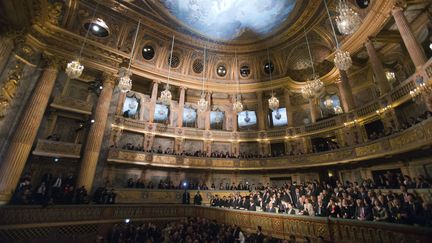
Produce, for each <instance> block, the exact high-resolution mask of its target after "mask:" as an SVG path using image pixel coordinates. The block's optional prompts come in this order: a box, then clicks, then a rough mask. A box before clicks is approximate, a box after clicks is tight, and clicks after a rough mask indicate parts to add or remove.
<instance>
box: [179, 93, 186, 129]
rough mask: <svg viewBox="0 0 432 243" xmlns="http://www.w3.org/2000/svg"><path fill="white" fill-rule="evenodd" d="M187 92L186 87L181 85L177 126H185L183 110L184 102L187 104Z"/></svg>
mask: <svg viewBox="0 0 432 243" xmlns="http://www.w3.org/2000/svg"><path fill="white" fill-rule="evenodd" d="M185 93H186V88H185V87H180V99H179V106H178V107H179V108H178V115H177V127H183V111H184V104H185Z"/></svg>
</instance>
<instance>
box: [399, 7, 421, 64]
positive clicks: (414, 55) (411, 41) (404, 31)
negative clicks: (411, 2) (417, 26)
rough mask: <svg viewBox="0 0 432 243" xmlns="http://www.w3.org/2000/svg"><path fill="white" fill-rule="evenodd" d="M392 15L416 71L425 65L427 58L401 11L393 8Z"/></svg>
mask: <svg viewBox="0 0 432 243" xmlns="http://www.w3.org/2000/svg"><path fill="white" fill-rule="evenodd" d="M392 15H393V18H394V20H395V23H396V26H397V27H398V30H399V33H400V35H401V37H402V40H403V42H404V44H405V47H406V49H407V50H408V53H409V55H410V57H411V60H412V62H413V63H414V66H415V67H416V69H419V68H421V67H422V66H423V65H424V64H425V63H426V61H427V58H426V55H425V53H424V51H423V49H422V47H421V46H420V44H419V43H418V42H417V40H416V38H415V36H414V33H413V32H412V30H411V27H410V26H409V23H408V20H407V19H406V18H405V15H404V13H403V9H402V8H401V7H398V6H396V7H394V8H393V10H392Z"/></svg>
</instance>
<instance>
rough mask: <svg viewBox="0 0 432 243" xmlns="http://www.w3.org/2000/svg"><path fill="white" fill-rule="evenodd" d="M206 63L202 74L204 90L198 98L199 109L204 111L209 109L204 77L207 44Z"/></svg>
mask: <svg viewBox="0 0 432 243" xmlns="http://www.w3.org/2000/svg"><path fill="white" fill-rule="evenodd" d="M203 62H204V65H203V76H202V91H201V98H200V99H199V100H198V110H199V111H200V112H204V111H206V110H207V106H208V101H207V100H206V99H205V92H204V79H205V71H206V46H204V60H203Z"/></svg>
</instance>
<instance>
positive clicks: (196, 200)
mask: <svg viewBox="0 0 432 243" xmlns="http://www.w3.org/2000/svg"><path fill="white" fill-rule="evenodd" d="M201 202H202V196H201V194H200V192H199V191H197V193H196V194H195V197H194V204H195V205H201Z"/></svg>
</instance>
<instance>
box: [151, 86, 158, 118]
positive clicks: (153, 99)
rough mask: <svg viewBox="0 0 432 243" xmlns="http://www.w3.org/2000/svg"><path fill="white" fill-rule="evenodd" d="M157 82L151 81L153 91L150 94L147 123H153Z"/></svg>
mask: <svg viewBox="0 0 432 243" xmlns="http://www.w3.org/2000/svg"><path fill="white" fill-rule="evenodd" d="M158 84H159V82H158V81H153V89H152V94H151V98H150V107H149V122H153V121H154V113H155V109H156V101H157V95H158Z"/></svg>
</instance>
